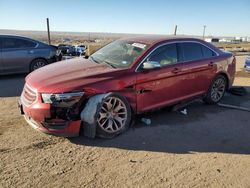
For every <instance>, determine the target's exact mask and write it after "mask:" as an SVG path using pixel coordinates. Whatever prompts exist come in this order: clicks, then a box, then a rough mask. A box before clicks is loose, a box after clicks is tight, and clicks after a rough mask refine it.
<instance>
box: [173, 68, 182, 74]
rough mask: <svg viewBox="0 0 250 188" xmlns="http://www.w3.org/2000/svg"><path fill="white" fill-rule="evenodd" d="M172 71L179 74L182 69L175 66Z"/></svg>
mask: <svg viewBox="0 0 250 188" xmlns="http://www.w3.org/2000/svg"><path fill="white" fill-rule="evenodd" d="M171 72H172V73H174V74H177V73H179V72H181V70H180V69H179V68H174V69H173V70H172V71H171Z"/></svg>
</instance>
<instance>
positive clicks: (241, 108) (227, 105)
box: [218, 103, 250, 112]
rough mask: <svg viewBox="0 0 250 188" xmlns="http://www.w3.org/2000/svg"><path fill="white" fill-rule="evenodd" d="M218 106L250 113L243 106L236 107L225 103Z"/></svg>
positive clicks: (249, 110)
mask: <svg viewBox="0 0 250 188" xmlns="http://www.w3.org/2000/svg"><path fill="white" fill-rule="evenodd" d="M218 106H221V107H224V108H232V109H236V110H242V111H247V112H250V109H249V108H245V107H242V106H234V105H231V104H223V103H218Z"/></svg>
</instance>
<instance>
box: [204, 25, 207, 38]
mask: <svg viewBox="0 0 250 188" xmlns="http://www.w3.org/2000/svg"><path fill="white" fill-rule="evenodd" d="M206 27H207V26H206V25H204V26H203V40H204V39H205V33H206Z"/></svg>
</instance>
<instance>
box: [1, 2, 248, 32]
mask: <svg viewBox="0 0 250 188" xmlns="http://www.w3.org/2000/svg"><path fill="white" fill-rule="evenodd" d="M47 17H48V18H49V19H50V29H51V31H73V32H105V33H136V34H173V32H174V27H175V25H178V30H177V34H185V35H202V32H203V26H204V25H206V35H211V36H249V37H250V19H249V18H250V0H237V1H236V0H0V29H15V30H39V31H40V30H41V31H43V30H46V18H47Z"/></svg>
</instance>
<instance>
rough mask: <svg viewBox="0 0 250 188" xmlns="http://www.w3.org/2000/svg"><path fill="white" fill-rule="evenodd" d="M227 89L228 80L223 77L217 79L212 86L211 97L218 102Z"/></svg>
mask: <svg viewBox="0 0 250 188" xmlns="http://www.w3.org/2000/svg"><path fill="white" fill-rule="evenodd" d="M225 89H226V81H225V79H223V78H219V79H217V80H216V81H215V82H214V83H213V86H212V90H211V99H212V100H213V101H214V102H218V101H219V100H220V99H221V98H222V97H223V95H224V92H225Z"/></svg>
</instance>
